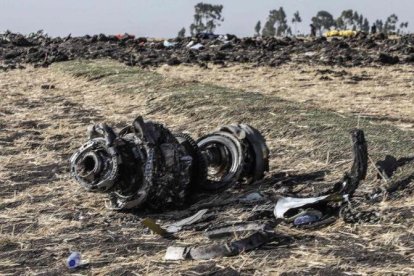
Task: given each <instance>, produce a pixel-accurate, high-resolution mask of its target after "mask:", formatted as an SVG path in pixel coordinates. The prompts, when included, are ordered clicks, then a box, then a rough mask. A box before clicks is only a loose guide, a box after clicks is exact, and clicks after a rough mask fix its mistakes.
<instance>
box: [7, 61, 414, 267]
mask: <svg viewBox="0 0 414 276" xmlns="http://www.w3.org/2000/svg"><path fill="white" fill-rule="evenodd" d="M76 66H77V65H76ZM91 66H93V67H92V68H95V69H97V70H98V69H99V70H102V71H104V72H105V70H109V69H108V68H115V69H114V70H120V73H119V72H118V73H119V74H118V73H117V72H115V73H114V74H113V75H110V76H105V77H102V78H97V79H96V80H93V81H90V80H88V79H87V78H84V75H83V76H82V77H74V76H73V74H70V73H68V71H66V70H65V68H66V65H64V64H63V65H59V66H53V67H51V68H49V69H33V68H29V69H26V70H22V71H18V70H16V71H10V72H6V73H0V78H1V82H0V129H1V131H0V143H1V144H0V164H2V165H1V167H0V188H1V189H2V191H1V192H0V273H1V274H24V273H25V274H38V273H44V272H46V273H51V274H66V273H68V270H67V269H66V268H65V264H64V261H65V259H66V257H67V256H68V254H69V251H70V250H79V251H81V252H82V255H83V258H84V259H86V260H88V261H89V262H90V265H89V266H88V267H86V268H83V269H82V270H80V271H79V272H80V273H82V274H86V273H90V274H97V275H103V274H106V273H112V274H115V275H117V274H122V273H124V272H126V271H131V272H133V273H135V274H138V275H142V274H150V275H165V274H167V275H171V274H185V275H198V274H202V273H204V272H207V271H210V272H211V271H220V270H221V269H224V268H232V269H234V270H235V271H237V272H240V273H242V274H246V275H251V274H254V275H278V274H281V273H284V272H290V273H299V274H322V275H324V274H341V273H345V274H362V275H368V274H374V275H375V274H378V275H381V274H390V273H395V274H413V273H414V269H413V266H412V263H413V261H414V243H413V240H414V239H413V235H414V228H413V206H414V203H413V202H414V201H413V196H412V193H409V192H407V194H406V195H404V192H403V196H401V197H397V198H394V199H393V200H392V201H384V202H382V203H380V204H378V205H376V206H375V208H376V209H375V210H376V211H378V212H380V213H381V216H383V217H384V220H383V221H381V222H380V223H378V224H371V223H363V224H346V223H344V222H342V221H340V220H338V221H337V222H335V223H334V224H333V225H330V226H329V227H326V228H323V229H320V230H317V231H306V230H298V229H293V228H290V227H288V226H287V225H282V226H280V227H278V228H277V231H278V232H279V233H283V234H285V235H290V236H292V237H294V240H293V241H292V242H290V243H287V244H281V245H279V244H277V243H272V244H269V245H267V246H265V247H264V248H263V249H261V250H256V251H253V252H247V253H243V254H242V255H240V256H238V257H233V258H223V259H217V260H211V261H183V262H171V261H164V260H163V256H164V253H165V249H166V247H167V246H168V245H169V244H177V243H180V244H188V243H191V242H194V243H208V242H209V241H208V240H207V238H205V237H204V236H203V235H201V234H200V233H194V232H192V231H184V232H182V233H180V234H179V239H178V240H177V241H169V240H165V239H162V238H160V237H158V236H156V235H154V234H151V233H148V232H147V231H146V230H145V229H143V228H142V226H141V225H140V223H139V219H140V217H139V216H137V215H134V214H124V213H115V212H111V211H108V210H106V209H105V207H104V204H103V202H104V200H105V196H104V195H100V194H90V193H85V192H84V191H83V190H82V189H81V188H80V187H79V186H78V185H77V184H76V183H74V182H73V181H72V180H71V179H70V177H69V174H68V158H69V156H70V154H71V153H72V152H73V151H74V150H75V149H76V148H77V147H78V146H79V145H80V144H81V143H82V142H84V141H85V139H86V137H85V136H86V135H85V130H86V126H87V125H89V124H91V123H94V122H102V121H106V122H109V123H110V124H113V125H116V126H122V125H124V124H126V123H129V122H131V121H132V119H133V118H134V117H135V116H137V115H139V114H142V115H144V116H145V118H148V119H153V120H157V121H160V122H162V123H165V124H166V125H168V127H170V128H172V129H174V130H179V131H183V130H186V131H189V132H191V133H195V134H196V136H197V135H200V134H202V133H206V132H207V131H210V130H212V129H215V128H216V127H217V126H219V125H221V124H224V123H228V122H231V121H238V120H239V119H240V118H244V119H246V120H249V123H250V122H251V123H254V124H255V125H258V127H259V129H261V130H263V131H264V133H265V135H266V137H267V139H268V144H269V147H270V148H271V150H272V158H271V168H272V170H271V172H270V175H269V176H268V177H267V179H266V180H265V181H264V182H263V183H262V184H259V185H256V186H253V189H266V190H267V191H273V192H275V193H278V192H280V191H279V190H278V189H279V188H280V186H281V185H282V184H283V183H290V182H289V181H290V180H292V179H293V178H295V177H297V176H298V175H300V173H303V174H305V175H306V174H307V173H311V172H318V171H324V170H329V171H327V172H326V174H327V175H326V181H328V180H332V181H333V180H336V179H338V178H339V177H340V176H341V175H342V173H343V172H344V170H346V169H347V168H348V166H349V163H350V162H349V155H347V154H346V153H345V154H342V155H338V156H336V159H335V158H334V157H335V156H334V157H332V155H333V154H332V155H331V157H328V155H327V152H329V151H331V152H334V151H335V149H330V150H328V149H329V148H330V143H336V144H335V145H337V144H338V145H341V146H342V144H340V142H341V141H340V139H337V138H334V137H322V138H321V139H319V138H318V137H317V135H313V134H312V133H313V132H320V133H330V132H324V131H326V130H325V128H326V129H328V130H329V127H331V126H327V125H325V122H319V123H321V125H322V128H315V126H313V125H309V123H312V121H309V120H307V119H306V118H307V117H306V116H308V115H307V113H306V112H308V113H312V112H313V111H312V110H310V111H309V110H307V109H305V108H304V109H303V112H302V113H303V114H295V113H293V111H289V110H288V109H286V110H287V111H286V112H292V113H288V114H287V115H286V116H287V118H284V119H283V120H284V121H283V122H282V123H280V124H278V120H279V119H280V118H279V117H274V118H275V121H272V120H265V119H264V118H267V117H265V115H266V116H273V115H271V114H270V113H269V112H268V111H260V109H258V110H259V111H257V112H256V111H255V112H256V113H254V112H252V114H253V115H246V114H244V113H243V112H241V113H234V115H229V116H230V118H227V117H226V116H227V115H226V114H228V113H226V112H236V111H237V110H236V111H234V110H233V109H234V108H239V106H238V105H239V102H237V104H235V106H234V107H233V106H232V105H229V104H227V103H226V99H225V98H223V99H221V98H219V97H221V95H220V94H217V97H218V100H217V103H216V104H213V103H212V102H209V100H211V99H209V98H208V97H211V95H210V94H205V95H204V94H201V96H192V93H193V92H194V93H196V92H197V91H190V93H189V94H185V93H184V92H182V93H181V92H179V91H181V90H180V89H182V87H184V86H187V85H189V83H190V84H191V83H193V80H198V81H200V82H208V83H215V84H218V85H220V86H228V87H233V88H240V89H241V90H254V91H257V90H260V91H262V92H263V97H265V98H264V100H263V101H260V103H261V104H262V103H263V102H266V101H267V99H268V98H266V97H268V96H271V95H273V94H275V95H277V96H279V97H281V98H284V99H289V100H292V101H297V102H302V103H303V102H305V104H306V105H308V104H309V106H318V107H323V108H324V109H325V108H326V109H330V110H333V111H334V112H332V113H326V114H325V113H324V114H322V115H323V116H322V115H321V120H324V119H328V118H327V117H326V116H327V115H329V114H336V113H337V112H340V113H343V114H344V115H343V116H344V117H346V118H348V116H349V113H361V114H369V115H373V116H383V117H385V120H386V121H387V120H389V119H390V118H392V119H395V118H402V119H407V120H409V119H410V116H411V115H412V113H411V112H412V110H411V109H410V108H408V107H407V103H412V101H413V95H412V93H413V90H412V85H413V83H412V80H407V79H406V78H408V76H409V72H410V70H411V69H410V68H408V67H402V68H399V67H389V68H385V69H378V68H377V69H375V68H359V69H358V68H353V69H346V71H349V72H351V73H350V74H352V75H361V74H362V72H363V71H367V72H368V73H367V74H368V75H369V76H370V77H371V78H372V80H367V81H361V82H358V83H357V84H348V83H346V79H347V78H348V75H347V76H345V80H341V79H338V78H333V80H332V81H321V80H318V77H319V76H315V70H314V69H312V68H301V69H298V68H294V67H284V68H280V69H269V68H246V67H245V66H236V67H231V68H224V69H218V68H216V69H212V70H211V71H205V70H201V69H200V70H199V69H195V68H187V67H177V68H163V69H160V70H159V71H160V72H162V73H163V74H165V75H167V76H168V77H160V76H157V77H155V76H153V74H152V73H148V72H146V73H140V72H138V71H137V73H136V74H135V73H134V72H133V73H131V75H128V74H126V73H125V72H124V73H122V72H123V70H127V69H125V68H124V67H123V66H120V65H116V64H115V63H108V62H106V61H102V62H94V63H92V65H91ZM88 68H89V69H88V70H92V69H91V67H88ZM102 68H103V69H102ZM318 69H322V68H318ZM300 70H303V71H304V72H303V73H300ZM334 70H335V71H340V70H342V69H337V68H336V69H334ZM396 70H397V71H396ZM398 70H400V71H398ZM69 72H70V71H69ZM398 72H400V74H399V73H398ZM121 73H122V74H121ZM260 74H264V75H265V76H266V77H263V78H261V77H260ZM152 78H156V79H155V81H154V80H153V79H152ZM297 78H302V79H305V80H303V81H302V80H298V79H297ZM119 80H122V81H119ZM43 83H52V84H54V85H55V86H56V88H55V89H51V90H42V89H40V85H41V84H43ZM379 83H384V86H378V84H379ZM385 84H387V85H388V86H385ZM392 87H395V89H394V90H389V89H388V88H392ZM404 87H406V89H404ZM195 88H197V89H198V88H200V89H201V88H202V89H204V88H205V87H204V88H203V87H199V86H195ZM195 88H194V87H192V86H190V88H189V89H190V90H191V89H195ZM206 89H210V87H208V86H206ZM368 90H369V92H370V94H366V93H368V92H367V91H368ZM372 90H378V94H376V92H375V95H377V96H378V97H377V96H375V97H374V96H373V93H374V91H372ZM121 91H127V92H124V93H122V92H121ZM220 91H221V90H220ZM220 91H218V92H217V93H219V92H220ZM223 91H224V92H226V91H227V90H223ZM223 91H222V92H223ZM387 91H388V92H387ZM224 92H223V93H224ZM293 92H294V93H293ZM348 92H349V93H348ZM177 93H181V94H179V96H180V97H179V98H178V99H175V98H174V96H175V95H176V94H177ZM186 93H187V92H186ZM194 93H193V94H194ZM214 93H216V92H214ZM220 93H221V92H220ZM234 93H236V94H237V91H235V92H234ZM364 93H365V94H364ZM387 93H389V94H387ZM402 94H406V95H402ZM209 95H210V96H209ZM212 95H214V94H212ZM341 95H342V96H341ZM369 95H370V96H369ZM379 95H381V97H382V98H379ZM186 97H187V98H188V99H187V98H186ZM191 97H194V98H191ZM200 97H205V102H202V103H201V104H197V105H195V106H194V110H196V111H197V112H195V111H194V110H186V106H187V105H189V104H191V101H193V100H194V102H197V100H198V98H200ZM223 97H224V96H223ZM229 97H233V94H230V96H229ZM184 98H185V99H184ZM354 98H355V99H358V101H353V99H354ZM388 98H390V99H392V101H391V102H388V103H387V102H384V99H388ZM269 99H270V98H269ZM174 100H176V101H177V102H174ZM243 100H246V101H248V100H249V99H248V98H242V100H241V102H242V101H243ZM256 100H257V99H256V98H254V99H253V100H252V101H253V102H254V101H256ZM271 100H272V101H275V102H276V101H277V99H273V98H272V99H271ZM181 101H183V102H181ZM235 101H236V100H235ZM257 101H259V100H257ZM352 102H356V103H357V104H352ZM363 103H365V104H366V105H365V106H364V104H363ZM377 103H378V105H376V104H377ZM390 103H391V104H390ZM284 104H286V106H288V105H293V106H295V104H291V103H288V102H286V103H281V104H280V105H281V106H282V107H283V106H284ZM158 106H161V108H158ZM266 108H270V107H266ZM217 110H221V111H222V112H223V113H222V114H220V113H218V112H217ZM208 112H212V113H208ZM260 112H261V113H260ZM270 112H273V111H270ZM202 113H203V114H204V115H203V114H202ZM223 114H224V115H223ZM229 114H233V113H229ZM269 114H270V115H269ZM305 115H306V116H305ZM297 116H302V117H298V118H297ZM318 116H319V115H318ZM269 118H272V117H269ZM317 118H319V117H317ZM339 118H341V117H339ZM315 120H316V119H315ZM344 120H345V119H344ZM346 120H349V119H346ZM353 122H354V121H352V124H353ZM331 124H333V123H331ZM372 124H374V125H375V124H376V121H372V122H369V123H367V126H369V125H372ZM279 126H280V127H281V129H280V130H279V129H277V127H279ZM352 126H354V125H352ZM355 126H356V125H355ZM404 126H406V127H408V128H411V126H410V123H407V124H405V125H404ZM318 127H319V126H318ZM314 128H315V129H314ZM375 128H376V126H373V127H372V129H375ZM292 129H294V131H292V133H290V132H289V131H291V130H292ZM384 129H386V130H390V131H391V130H392V131H394V132H395V129H393V128H388V127H387V128H384ZM346 131H347V129H346V130H343V133H344V134H345V136H346ZM406 131H407V130H406ZM286 133H287V134H286ZM311 134H312V135H311ZM342 135H343V134H342V133H341V134H338V136H342ZM384 135H385V134H384ZM387 135H388V134H387ZM398 135H401V137H405V136H404V135H405V134H404V133H403V132H401V133H399V134H398ZM371 136H374V134H373V133H371ZM407 136H408V137H409V135H407ZM390 137H391V136H390ZM393 137H394V136H393ZM396 137H400V136H396ZM376 139H377V140H376ZM378 139H379V138H377V137H372V142H373V145H372V147H371V149H372V150H373V151H375V150H376V149H381V144H380V143H379V142H378V141H382V140H381V139H379V140H378ZM404 139H405V138H404ZM407 139H408V140H407V141H408V142H410V141H409V138H407ZM325 140H326V142H321V141H325ZM344 140H346V141H345V144H344V147H345V148H348V147H349V145H348V141H347V140H348V138H347V137H345V139H344ZM397 142H398V141H397ZM408 142H407V145H406V147H407V148H409V149H411V148H413V147H412V144H414V143H413V141H411V142H410V143H411V144H409V143H408ZM388 146H389V145H387V147H385V149H386V150H389V148H388ZM398 152H399V153H401V152H404V150H403V149H402V150H401V151H398ZM382 154H383V153H382V152H380V153H379V155H380V156H382ZM409 154H410V152H407V155H409ZM411 154H412V153H411ZM321 156H325V157H321ZM399 157H402V156H399ZM410 168H411V167H410ZM281 172H282V176H278V174H280V173H281ZM375 175H376V171H375V170H374V169H373V168H372V167H370V173H369V177H368V179H367V181H366V183H364V185H365V186H364V187H361V189H362V190H370V189H371V188H372V187H373V186H374V185H377V184H378V180H377V179H376V177H375ZM290 176H291V177H290ZM301 181H302V182H303V183H302V182H301ZM281 183H282V184H281ZM292 183H293V184H295V183H296V184H305V186H306V185H308V187H305V190H306V189H308V190H310V191H309V192H311V191H312V189H317V185H316V184H315V186H312V185H310V184H309V183H310V182H309V181H308V180H306V178H304V179H303V180H299V183H297V182H295V181H293V182H292ZM289 185H292V184H289ZM298 187H299V188H298ZM408 187H409V188H410V189H412V186H408ZM292 189H293V191H295V189H298V190H301V189H303V187H301V185H297V186H293V188H292ZM242 192H245V190H243V189H241V190H240V189H235V190H231V191H228V193H229V194H231V193H233V194H239V193H242ZM229 194H225V195H229ZM179 215H180V212H178V213H177V216H179ZM217 215H218V220H219V221H243V220H245V219H246V217H247V216H248V215H250V210H249V209H248V208H247V209H246V208H241V207H240V206H226V207H224V208H221V209H218V214H217ZM155 217H157V216H155ZM218 273H219V274H220V273H223V271H221V272H218Z"/></svg>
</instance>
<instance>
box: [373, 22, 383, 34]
mask: <svg viewBox="0 0 414 276" xmlns="http://www.w3.org/2000/svg"><path fill="white" fill-rule="evenodd" d="M375 26H376V27H377V31H378V32H379V33H382V32H383V31H384V22H382V20H379V19H377V20H376V21H375Z"/></svg>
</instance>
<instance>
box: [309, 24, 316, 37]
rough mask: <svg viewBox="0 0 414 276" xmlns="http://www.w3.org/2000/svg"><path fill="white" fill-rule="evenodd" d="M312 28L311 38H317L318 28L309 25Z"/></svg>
mask: <svg viewBox="0 0 414 276" xmlns="http://www.w3.org/2000/svg"><path fill="white" fill-rule="evenodd" d="M309 26H310V27H311V36H312V37H315V36H316V28H315V26H314V25H313V24H310V25H309Z"/></svg>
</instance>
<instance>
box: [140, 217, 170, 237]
mask: <svg viewBox="0 0 414 276" xmlns="http://www.w3.org/2000/svg"><path fill="white" fill-rule="evenodd" d="M141 224H142V225H144V226H146V227H148V228H149V229H150V230H151V231H152V232H154V233H155V234H158V235H160V236H162V237H165V236H167V234H168V232H167V231H166V230H165V229H163V228H162V227H161V226H160V225H159V224H157V223H156V222H155V221H154V220H153V219H150V218H145V219H143V220H142V221H141Z"/></svg>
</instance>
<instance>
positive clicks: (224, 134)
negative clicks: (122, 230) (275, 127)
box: [70, 117, 269, 210]
mask: <svg viewBox="0 0 414 276" xmlns="http://www.w3.org/2000/svg"><path fill="white" fill-rule="evenodd" d="M88 136H89V140H88V142H86V143H85V144H84V145H83V146H81V148H80V149H79V150H78V151H76V152H75V153H74V154H73V156H72V157H71V160H70V162H71V174H72V176H73V177H74V178H75V179H76V181H77V182H78V183H79V184H80V185H81V186H82V187H84V188H85V189H86V190H88V191H91V192H104V193H108V195H109V198H110V202H111V208H113V209H117V210H121V209H131V208H141V207H144V206H145V207H149V208H151V209H157V210H161V209H165V208H171V207H172V208H174V207H182V206H184V205H185V203H186V202H187V197H188V195H189V194H190V193H193V192H196V191H198V190H201V189H204V190H219V189H223V188H226V187H227V186H230V185H232V184H234V183H236V182H238V183H244V184H249V183H252V182H254V181H256V180H260V179H262V178H263V176H264V173H265V172H266V171H268V170H269V150H268V148H267V146H266V142H265V139H264V138H263V136H262V135H261V134H260V132H259V131H257V130H256V129H255V128H253V127H251V126H249V125H246V124H237V125H228V126H224V127H222V128H220V129H219V130H218V131H215V132H213V133H211V134H208V135H206V136H203V137H201V138H199V139H198V140H197V141H195V140H193V139H192V138H191V136H189V135H188V134H184V133H179V134H173V133H171V132H170V131H169V130H168V129H167V128H166V127H164V126H163V125H161V124H159V123H155V122H151V121H144V120H143V119H142V117H138V118H136V119H135V120H134V122H133V123H132V125H131V126H127V127H125V128H123V129H122V130H121V131H120V132H119V133H116V132H115V131H114V130H113V129H112V128H111V127H109V126H108V125H106V124H98V125H94V126H92V127H90V128H89V129H88Z"/></svg>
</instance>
